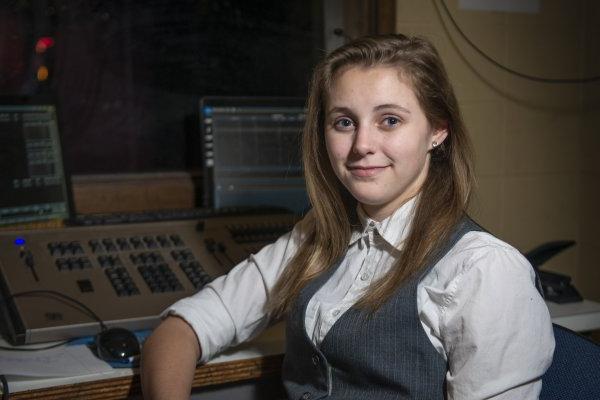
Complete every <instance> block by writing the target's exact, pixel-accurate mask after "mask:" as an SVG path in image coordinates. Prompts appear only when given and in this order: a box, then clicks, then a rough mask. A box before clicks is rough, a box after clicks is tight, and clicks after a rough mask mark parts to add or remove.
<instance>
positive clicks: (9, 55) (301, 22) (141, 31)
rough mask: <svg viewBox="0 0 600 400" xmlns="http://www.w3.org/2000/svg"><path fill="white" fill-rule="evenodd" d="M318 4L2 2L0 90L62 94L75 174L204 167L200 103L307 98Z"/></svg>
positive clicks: (317, 46)
mask: <svg viewBox="0 0 600 400" xmlns="http://www.w3.org/2000/svg"><path fill="white" fill-rule="evenodd" d="M322 19H323V16H322V4H321V1H317V0H288V1H280V0H276V1H275V0H268V1H267V0H255V1H248V0H227V1H219V0H213V1H209V0H204V1H203V0H151V1H148V0H144V1H142V0H119V1H117V0H114V1H99V0H96V1H90V0H80V1H75V0H73V1H50V0H48V1H9V2H2V3H0V95H8V94H11V95H15V94H27V95H44V94H46V95H52V96H54V97H55V99H56V101H57V103H58V113H59V117H60V120H61V131H62V137H63V147H64V154H65V158H66V162H67V165H68V166H69V167H70V171H71V172H72V173H74V174H85V173H113V172H146V171H159V170H161V171H164V170H181V169H186V168H187V169H189V168H195V167H199V166H200V164H201V160H200V159H199V158H200V154H201V152H200V141H199V139H198V124H199V123H198V119H197V118H198V117H197V110H198V100H199V98H200V97H201V96H206V95H248V96H257V95H269V96H305V94H306V88H307V81H308V78H309V75H310V72H311V69H312V67H313V66H314V64H315V63H316V61H317V59H318V58H319V57H320V55H321V52H322V48H323V45H322V43H323V39H322V37H323V34H322V31H323V21H322Z"/></svg>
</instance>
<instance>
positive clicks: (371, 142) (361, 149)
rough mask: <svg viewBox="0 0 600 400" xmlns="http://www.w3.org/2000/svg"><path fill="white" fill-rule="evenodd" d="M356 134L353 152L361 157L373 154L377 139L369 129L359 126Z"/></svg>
mask: <svg viewBox="0 0 600 400" xmlns="http://www.w3.org/2000/svg"><path fill="white" fill-rule="evenodd" d="M355 132H356V133H355V135H354V143H353V145H352V151H353V152H354V153H355V154H358V155H361V156H362V155H366V154H369V153H373V152H374V150H375V137H374V135H373V132H371V130H370V129H369V127H365V126H359V127H358V128H357V129H356V131H355Z"/></svg>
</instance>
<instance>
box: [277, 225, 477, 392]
mask: <svg viewBox="0 0 600 400" xmlns="http://www.w3.org/2000/svg"><path fill="white" fill-rule="evenodd" d="M474 230H477V231H480V230H482V228H481V227H479V226H478V225H477V224H476V223H475V222H473V221H472V220H471V219H469V218H465V219H463V220H462V221H461V223H460V224H458V226H457V228H456V230H455V232H454V233H453V234H452V236H451V237H450V239H449V240H448V241H447V243H445V245H444V246H442V248H441V249H440V251H439V252H438V253H437V254H436V256H435V257H434V259H433V260H432V261H431V263H430V264H429V265H428V266H427V267H426V268H425V269H423V271H422V272H421V273H420V274H419V275H418V276H416V277H415V278H413V279H411V280H409V281H408V282H407V283H406V284H405V285H404V286H402V287H401V288H399V289H398V290H397V291H396V292H395V294H394V295H393V296H392V297H391V298H390V300H388V301H387V302H386V303H385V304H384V305H383V306H382V307H381V308H380V309H379V310H377V311H376V312H375V313H374V314H373V315H371V316H369V315H368V313H367V312H364V311H361V310H358V309H356V308H354V307H351V308H350V309H348V311H346V312H345V313H344V314H343V315H342V316H341V317H340V318H339V319H338V320H337V321H336V322H335V324H334V325H333V326H332V327H331V330H330V331H329V332H328V333H327V335H326V336H325V338H324V339H323V342H322V343H321V345H320V346H319V347H316V346H315V345H314V344H313V342H312V341H311V340H310V338H309V337H308V335H307V334H306V329H305V325H304V317H305V313H306V307H307V305H308V302H309V300H310V299H311V298H312V297H313V295H314V294H315V293H316V292H317V290H319V288H320V287H321V286H323V284H325V282H327V280H328V279H329V278H330V277H331V275H332V274H333V272H334V271H335V270H336V269H337V268H338V267H339V264H338V265H337V266H335V267H333V268H330V269H329V270H328V271H326V272H325V273H323V274H322V275H321V276H319V277H317V278H316V279H314V280H313V281H311V282H309V284H308V285H307V286H306V287H305V288H304V289H303V290H302V291H301V292H300V294H299V296H298V298H297V299H296V301H295V302H294V304H293V305H292V308H291V310H290V313H289V316H288V320H287V328H286V354H285V359H284V361H283V369H282V375H283V384H284V386H285V388H286V391H287V394H288V396H289V398H290V399H302V400H308V399H321V398H327V399H369V400H378V399H411V400H412V399H423V400H433V399H444V398H445V389H444V387H445V377H446V370H447V365H446V361H445V360H444V358H443V357H442V356H441V355H440V354H439V353H438V352H437V351H436V349H435V348H434V347H433V345H432V344H431V341H430V340H429V338H428V337H427V334H426V333H425V332H424V330H423V328H422V325H421V321H420V319H419V315H418V310H417V285H418V283H419V281H420V280H421V279H422V278H423V277H424V276H425V275H426V274H427V273H428V272H429V271H430V270H431V269H432V268H433V267H434V266H435V264H437V262H438V261H439V260H440V259H441V258H442V257H443V256H444V255H445V254H446V253H447V252H448V251H449V250H450V249H451V248H452V247H453V246H454V245H455V244H456V242H457V241H458V240H459V239H460V238H461V237H462V236H463V235H464V234H465V233H467V232H469V231H474Z"/></svg>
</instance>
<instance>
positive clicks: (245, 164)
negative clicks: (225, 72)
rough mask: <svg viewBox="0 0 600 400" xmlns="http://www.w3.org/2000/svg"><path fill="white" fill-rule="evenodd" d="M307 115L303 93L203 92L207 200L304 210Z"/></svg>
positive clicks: (222, 204) (218, 204) (217, 205)
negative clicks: (211, 94)
mask: <svg viewBox="0 0 600 400" xmlns="http://www.w3.org/2000/svg"><path fill="white" fill-rule="evenodd" d="M305 119H306V110H305V104H304V99H301V98H281V97H204V98H202V99H201V100H200V121H201V134H202V146H203V154H204V168H203V170H204V177H203V179H204V200H203V203H204V205H205V206H207V207H213V208H216V209H221V208H226V207H264V206H266V207H280V208H285V209H288V210H290V211H292V212H295V213H298V214H302V213H303V212H304V211H306V209H307V208H308V204H309V203H308V196H307V194H306V189H305V184H304V177H303V174H302V163H301V157H300V137H301V132H302V127H303V126H304V121H305Z"/></svg>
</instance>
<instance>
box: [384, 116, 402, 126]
mask: <svg viewBox="0 0 600 400" xmlns="http://www.w3.org/2000/svg"><path fill="white" fill-rule="evenodd" d="M399 124H400V118H397V117H386V118H384V120H383V125H385V126H387V127H394V126H396V125H399Z"/></svg>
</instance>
